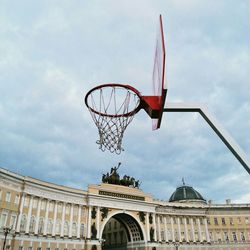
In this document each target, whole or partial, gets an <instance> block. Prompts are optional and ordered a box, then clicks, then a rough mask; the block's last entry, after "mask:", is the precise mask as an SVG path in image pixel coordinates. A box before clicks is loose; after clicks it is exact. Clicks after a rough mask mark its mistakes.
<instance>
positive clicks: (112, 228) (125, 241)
mask: <svg viewBox="0 0 250 250" xmlns="http://www.w3.org/2000/svg"><path fill="white" fill-rule="evenodd" d="M102 239H103V246H102V249H103V250H107V249H109V250H113V249H114V250H125V249H127V248H128V245H131V244H133V243H138V242H141V241H143V240H144V236H143V232H142V229H141V227H140V225H139V224H138V222H137V221H136V220H135V219H134V218H133V217H132V216H130V215H128V214H125V213H119V214H115V215H114V216H112V217H111V218H110V219H109V220H108V222H107V223H106V225H105V227H104V229H103V232H102Z"/></svg>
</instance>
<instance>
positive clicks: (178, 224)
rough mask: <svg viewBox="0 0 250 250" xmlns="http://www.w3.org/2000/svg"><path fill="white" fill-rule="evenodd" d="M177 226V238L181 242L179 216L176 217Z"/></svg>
mask: <svg viewBox="0 0 250 250" xmlns="http://www.w3.org/2000/svg"><path fill="white" fill-rule="evenodd" d="M177 226H178V238H179V241H180V242H181V241H182V239H181V225H180V218H179V217H177Z"/></svg>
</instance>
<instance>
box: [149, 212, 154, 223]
mask: <svg viewBox="0 0 250 250" xmlns="http://www.w3.org/2000/svg"><path fill="white" fill-rule="evenodd" d="M148 219H149V224H152V223H153V216H152V214H151V213H150V214H149V218H148Z"/></svg>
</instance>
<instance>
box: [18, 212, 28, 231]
mask: <svg viewBox="0 0 250 250" xmlns="http://www.w3.org/2000/svg"><path fill="white" fill-rule="evenodd" d="M26 223H27V219H26V215H25V214H23V215H22V219H21V224H20V232H25V228H26Z"/></svg>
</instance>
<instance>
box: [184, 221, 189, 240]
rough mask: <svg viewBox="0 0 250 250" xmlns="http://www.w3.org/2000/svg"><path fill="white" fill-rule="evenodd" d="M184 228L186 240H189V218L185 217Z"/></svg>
mask: <svg viewBox="0 0 250 250" xmlns="http://www.w3.org/2000/svg"><path fill="white" fill-rule="evenodd" d="M184 230H185V240H186V241H187V242H189V237H188V229H187V218H186V217H184Z"/></svg>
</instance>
